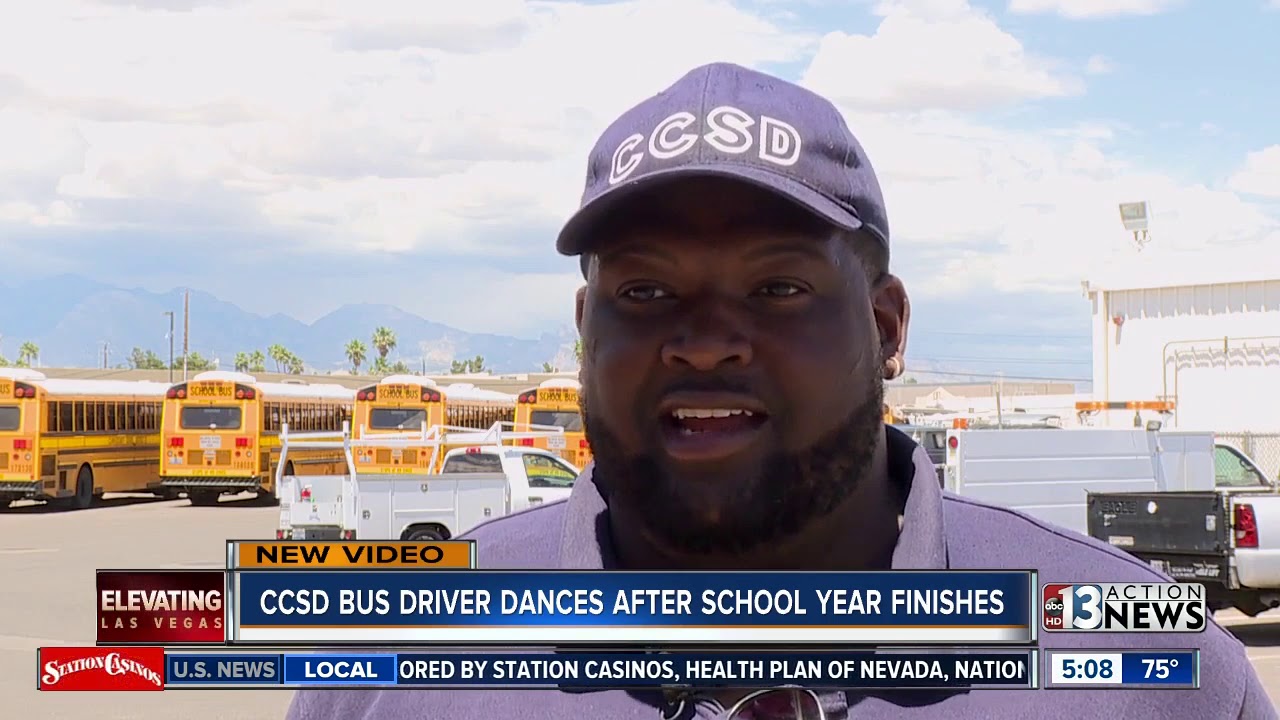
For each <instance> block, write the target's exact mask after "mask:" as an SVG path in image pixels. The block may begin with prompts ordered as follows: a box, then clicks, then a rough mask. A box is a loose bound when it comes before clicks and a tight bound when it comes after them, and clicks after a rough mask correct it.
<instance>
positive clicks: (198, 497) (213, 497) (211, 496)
mask: <svg viewBox="0 0 1280 720" xmlns="http://www.w3.org/2000/svg"><path fill="white" fill-rule="evenodd" d="M221 494H222V493H220V492H218V491H217V490H188V491H187V499H188V500H190V501H191V505H192V506H193V507H211V506H213V505H217V504H218V496H220V495H221Z"/></svg>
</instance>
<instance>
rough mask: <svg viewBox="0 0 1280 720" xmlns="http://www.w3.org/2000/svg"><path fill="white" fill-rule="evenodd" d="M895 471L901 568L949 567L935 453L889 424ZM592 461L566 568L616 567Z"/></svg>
mask: <svg viewBox="0 0 1280 720" xmlns="http://www.w3.org/2000/svg"><path fill="white" fill-rule="evenodd" d="M886 439H887V443H886V444H887V446H888V452H889V473H890V475H891V476H893V477H898V478H903V479H904V481H907V482H910V483H911V487H910V490H908V492H907V502H906V505H905V507H904V509H903V513H902V518H901V525H902V531H901V532H900V533H899V534H898V545H897V547H896V548H894V551H893V565H892V567H893V568H894V569H895V570H941V569H944V568H946V566H947V543H946V528H945V527H944V526H943V513H942V488H941V487H940V486H939V484H938V475H937V470H935V469H934V466H933V462H931V461H930V460H929V454H928V453H927V452H925V450H924V448H922V447H920V446H919V445H917V444H916V443H915V442H914V441H913V440H911V438H909V437H907V435H906V434H904V433H903V432H902V431H900V430H898V429H896V428H893V427H890V426H886ZM593 469H594V464H593V465H588V466H587V468H586V469H585V470H583V471H582V474H581V475H579V476H578V479H577V480H576V481H575V482H574V483H573V491H572V492H571V493H570V494H569V501H568V503H567V505H566V507H565V518H564V530H563V532H562V533H561V536H560V568H561V569H564V570H600V569H604V568H611V567H614V566H615V563H614V561H613V548H612V542H611V540H610V539H609V530H608V523H607V516H608V512H609V507H608V505H607V504H606V503H605V501H604V498H603V497H601V495H600V491H599V489H598V488H596V484H595V482H594V481H593V480H592V477H591V473H592V470H593Z"/></svg>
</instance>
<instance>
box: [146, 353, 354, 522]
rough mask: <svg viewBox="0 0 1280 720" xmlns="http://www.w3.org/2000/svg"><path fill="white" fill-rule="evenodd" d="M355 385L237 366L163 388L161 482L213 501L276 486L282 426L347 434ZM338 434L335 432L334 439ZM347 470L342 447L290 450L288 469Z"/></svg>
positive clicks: (196, 501) (196, 499) (202, 501)
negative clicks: (264, 377)
mask: <svg viewBox="0 0 1280 720" xmlns="http://www.w3.org/2000/svg"><path fill="white" fill-rule="evenodd" d="M354 396H355V391H354V390H351V389H350V388H345V387H342V386H341V385H328V384H312V383H304V382H297V383H293V382H283V383H268V382H258V380H257V379H256V378H254V377H253V376H252V375H246V374H244V373H237V372H218V371H213V372H205V373H200V374H199V375H196V376H195V377H193V378H191V380H190V381H188V382H184V383H178V384H177V385H174V386H172V387H170V388H169V389H168V390H167V392H166V393H165V396H164V397H165V400H164V414H163V418H162V420H161V439H160V441H161V445H162V446H163V447H162V448H161V452H160V484H161V485H162V486H163V487H165V488H177V489H180V490H183V491H185V492H186V493H187V497H188V498H190V499H191V504H192V505H213V504H216V503H217V502H218V498H219V497H220V496H221V495H223V494H224V493H239V492H244V491H246V490H252V491H256V492H257V493H258V494H259V495H271V494H273V493H274V490H275V471H276V464H277V462H278V461H279V459H280V428H281V426H282V425H284V424H286V423H287V424H288V425H289V432H290V433H318V432H326V433H334V434H335V435H336V434H338V433H341V432H342V424H343V422H345V421H347V420H349V419H350V417H351V409H352V405H353V402H354ZM335 439H336V438H335ZM345 472H346V459H345V458H344V456H343V454H342V450H341V449H327V448H326V449H300V450H298V451H296V452H294V451H290V453H289V459H288V461H287V462H286V463H285V474H286V475H335V474H342V473H345Z"/></svg>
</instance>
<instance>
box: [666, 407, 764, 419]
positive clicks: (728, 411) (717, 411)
mask: <svg viewBox="0 0 1280 720" xmlns="http://www.w3.org/2000/svg"><path fill="white" fill-rule="evenodd" d="M671 415H672V417H675V418H676V419H680V420H683V419H684V418H726V417H729V416H731V415H746V416H748V417H751V416H752V415H753V413H752V412H751V411H750V410H743V409H741V408H677V409H675V410H672V411H671Z"/></svg>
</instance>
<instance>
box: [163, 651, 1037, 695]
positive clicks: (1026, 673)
mask: <svg viewBox="0 0 1280 720" xmlns="http://www.w3.org/2000/svg"><path fill="white" fill-rule="evenodd" d="M1036 653H1037V651H1035V650H993V651H986V650H984V651H976V652H973V651H966V652H964V653H960V652H957V651H956V650H954V649H948V650H944V651H933V652H919V651H914V652H912V651H902V652H897V651H890V652H879V653H872V652H858V651H823V652H785V653H780V652H768V651H766V652H760V651H750V652H748V651H742V652H726V651H700V652H682V651H678V652H670V653H644V652H637V651H611V652H560V653H545V652H544V653H533V652H528V651H525V652H521V651H503V652H456V651H455V652H432V653H415V652H400V653H314V652H312V653H281V654H265V653H203V654H196V653H172V654H166V656H165V673H164V676H165V689H170V688H172V689H179V688H182V689H210V688H264V687H280V688H301V687H310V688H345V687H380V688H419V689H427V688H430V689H455V690H476V689H489V690H506V689H561V690H618V689H640V688H649V689H654V688H741V689H755V688H766V687H776V686H779V685H799V686H803V687H810V688H846V689H857V688H867V689H870V688H878V689H887V688H894V689H918V690H923V689H955V688H968V689H1001V690H1010V689H1012V690H1016V689H1024V690H1025V689H1034V688H1036V687H1037V680H1038V676H1039V668H1038V665H1037V662H1036V660H1037V655H1036ZM247 674H254V675H255V677H253V678H246V677H245V675H247Z"/></svg>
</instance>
